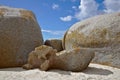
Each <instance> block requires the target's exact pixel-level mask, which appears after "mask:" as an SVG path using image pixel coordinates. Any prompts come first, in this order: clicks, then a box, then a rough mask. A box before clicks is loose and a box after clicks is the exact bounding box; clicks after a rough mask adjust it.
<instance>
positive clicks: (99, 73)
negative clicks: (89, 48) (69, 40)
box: [0, 63, 120, 80]
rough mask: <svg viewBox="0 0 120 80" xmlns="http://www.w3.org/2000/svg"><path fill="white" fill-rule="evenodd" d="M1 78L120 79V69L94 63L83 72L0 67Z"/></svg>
mask: <svg viewBox="0 0 120 80" xmlns="http://www.w3.org/2000/svg"><path fill="white" fill-rule="evenodd" d="M0 80H120V69H118V68H113V67H109V66H103V65H98V64H92V63H91V64H90V65H89V67H88V69H86V70H85V71H83V72H70V71H61V70H50V71H47V72H45V71H40V70H39V69H34V70H24V69H22V68H7V69H0Z"/></svg>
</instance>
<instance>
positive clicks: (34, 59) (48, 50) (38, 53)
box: [23, 45, 57, 69]
mask: <svg viewBox="0 0 120 80" xmlns="http://www.w3.org/2000/svg"><path fill="white" fill-rule="evenodd" d="M56 52H57V50H56V49H53V48H52V47H50V46H46V45H42V46H39V47H36V48H35V50H34V51H32V52H31V53H30V54H29V57H28V62H27V64H25V65H23V68H24V69H34V68H40V67H41V64H43V63H44V62H45V61H46V60H48V58H49V57H50V56H51V55H55V53H56ZM46 66H47V65H46Z"/></svg>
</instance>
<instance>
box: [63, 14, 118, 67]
mask: <svg viewBox="0 0 120 80" xmlns="http://www.w3.org/2000/svg"><path fill="white" fill-rule="evenodd" d="M63 47H64V48H65V49H67V50H69V49H73V48H76V47H84V48H94V50H95V53H96V56H95V58H94V60H93V62H95V63H101V64H105V65H109V66H114V67H118V68H120V13H112V14H105V15H99V16H96V17H93V18H89V19H87V20H83V21H81V22H78V23H76V24H74V25H73V26H72V27H71V28H70V29H69V30H68V31H67V32H66V34H65V35H64V39H63ZM96 48H97V49H96Z"/></svg>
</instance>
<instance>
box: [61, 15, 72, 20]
mask: <svg viewBox="0 0 120 80" xmlns="http://www.w3.org/2000/svg"><path fill="white" fill-rule="evenodd" d="M60 20H62V21H71V20H72V16H70V15H68V16H66V17H60Z"/></svg>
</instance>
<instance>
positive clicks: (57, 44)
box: [45, 39, 63, 52]
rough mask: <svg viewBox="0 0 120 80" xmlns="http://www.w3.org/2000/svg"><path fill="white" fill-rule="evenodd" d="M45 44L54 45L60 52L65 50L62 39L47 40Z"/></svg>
mask: <svg viewBox="0 0 120 80" xmlns="http://www.w3.org/2000/svg"><path fill="white" fill-rule="evenodd" d="M45 45H48V46H51V47H53V48H54V49H57V51H58V52H59V51H62V50H63V47H62V40H60V39H50V40H46V41H45Z"/></svg>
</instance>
